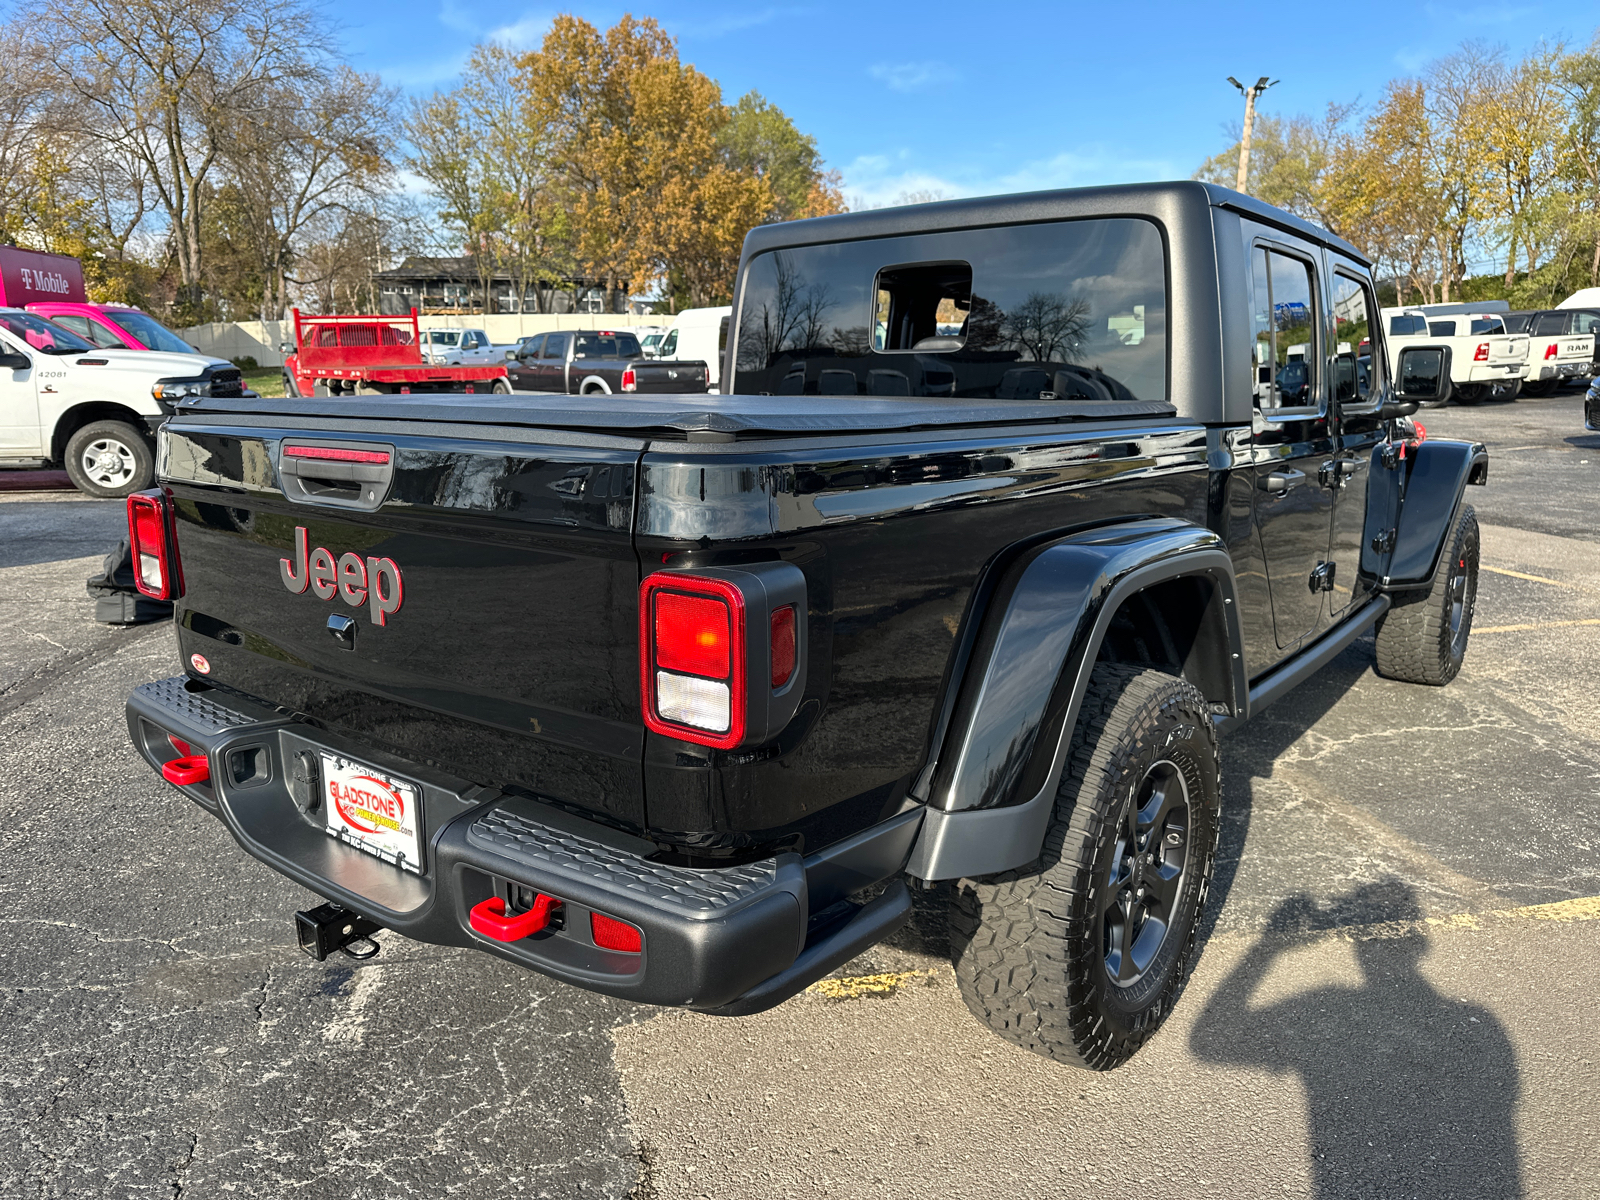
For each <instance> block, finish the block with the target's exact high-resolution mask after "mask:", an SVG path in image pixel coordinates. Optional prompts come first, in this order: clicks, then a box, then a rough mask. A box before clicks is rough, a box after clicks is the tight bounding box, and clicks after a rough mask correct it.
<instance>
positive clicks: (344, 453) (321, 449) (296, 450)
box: [283, 388, 472, 466]
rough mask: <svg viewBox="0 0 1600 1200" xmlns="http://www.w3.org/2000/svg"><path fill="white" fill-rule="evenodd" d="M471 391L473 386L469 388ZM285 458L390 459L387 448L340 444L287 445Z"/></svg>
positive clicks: (378, 461)
mask: <svg viewBox="0 0 1600 1200" xmlns="http://www.w3.org/2000/svg"><path fill="white" fill-rule="evenodd" d="M467 390H468V391H469V392H470V391H471V390H472V389H471V388H468V389H467ZM283 456H284V457H285V458H321V459H326V460H327V461H329V462H351V463H377V464H378V465H379V466H383V465H385V464H387V463H388V461H389V452H388V451H387V450H345V449H343V448H341V447H338V446H285V447H284V448H283Z"/></svg>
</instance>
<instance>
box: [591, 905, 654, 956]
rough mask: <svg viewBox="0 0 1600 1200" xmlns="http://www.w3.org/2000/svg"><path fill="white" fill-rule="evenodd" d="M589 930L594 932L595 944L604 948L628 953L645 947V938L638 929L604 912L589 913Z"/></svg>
mask: <svg viewBox="0 0 1600 1200" xmlns="http://www.w3.org/2000/svg"><path fill="white" fill-rule="evenodd" d="M589 932H591V933H592V934H594V944H595V945H596V946H599V947H600V948H601V949H602V950H621V951H623V952H624V953H626V954H637V953H639V951H640V950H642V949H644V939H643V938H642V937H640V935H639V931H638V930H637V929H635V928H634V927H633V926H632V925H629V924H627V923H626V922H624V921H618V920H617V919H616V918H614V917H608V916H606V915H605V914H604V913H597V912H592V913H590V914H589Z"/></svg>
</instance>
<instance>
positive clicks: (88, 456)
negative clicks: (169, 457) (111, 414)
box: [65, 421, 155, 500]
mask: <svg viewBox="0 0 1600 1200" xmlns="http://www.w3.org/2000/svg"><path fill="white" fill-rule="evenodd" d="M65 458H66V464H65V465H66V468H67V477H68V478H69V479H71V480H72V485H73V486H74V487H76V488H77V489H78V490H79V491H80V492H83V493H84V494H85V495H89V496H99V497H101V498H103V499H107V500H111V499H115V498H117V497H119V496H126V495H128V494H130V493H132V492H137V491H142V490H143V489H145V488H147V487H149V486H150V481H151V479H152V478H153V476H154V472H155V456H154V455H153V454H152V453H151V452H150V443H149V442H148V441H146V440H145V437H144V435H143V434H142V433H140V432H139V431H138V430H137V429H135V428H134V427H133V426H132V425H129V424H127V423H126V422H124V421H91V422H90V423H89V424H87V425H85V426H84V427H83V428H82V429H80V430H78V431H77V432H76V433H74V434H73V435H72V436H71V437H70V438H68V439H67V451H66V455H65Z"/></svg>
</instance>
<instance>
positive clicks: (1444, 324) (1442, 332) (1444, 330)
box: [1428, 321, 1456, 337]
mask: <svg viewBox="0 0 1600 1200" xmlns="http://www.w3.org/2000/svg"><path fill="white" fill-rule="evenodd" d="M1455 335H1456V323H1455V322H1454V321H1429V322H1428V336H1429V337H1455Z"/></svg>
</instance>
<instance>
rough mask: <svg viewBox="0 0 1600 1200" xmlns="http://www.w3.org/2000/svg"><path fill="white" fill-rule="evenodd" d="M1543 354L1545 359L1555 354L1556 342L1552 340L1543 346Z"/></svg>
mask: <svg viewBox="0 0 1600 1200" xmlns="http://www.w3.org/2000/svg"><path fill="white" fill-rule="evenodd" d="M1544 356H1545V358H1546V359H1551V358H1554V357H1555V356H1556V344H1555V343H1554V342H1551V343H1550V344H1549V345H1548V346H1546V347H1545V348H1544Z"/></svg>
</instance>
